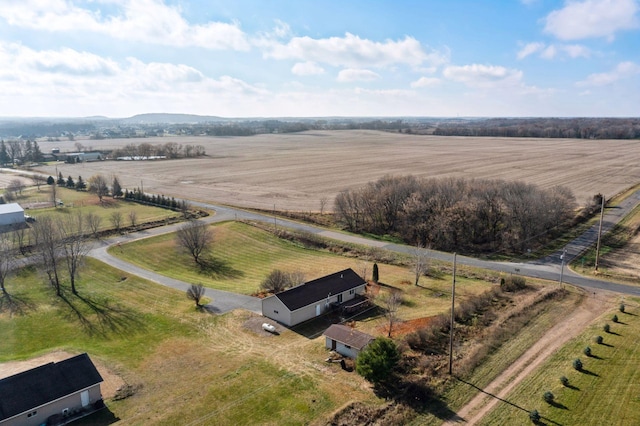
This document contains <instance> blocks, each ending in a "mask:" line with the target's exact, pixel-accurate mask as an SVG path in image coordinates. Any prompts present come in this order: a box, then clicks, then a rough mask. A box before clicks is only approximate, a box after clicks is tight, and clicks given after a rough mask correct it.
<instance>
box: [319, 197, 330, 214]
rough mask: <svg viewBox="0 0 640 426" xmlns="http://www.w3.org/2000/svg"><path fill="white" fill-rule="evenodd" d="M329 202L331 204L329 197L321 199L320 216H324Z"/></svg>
mask: <svg viewBox="0 0 640 426" xmlns="http://www.w3.org/2000/svg"><path fill="white" fill-rule="evenodd" d="M328 202H329V198H327V197H322V198H320V215H323V214H324V209H325V208H326V207H327V203H328Z"/></svg>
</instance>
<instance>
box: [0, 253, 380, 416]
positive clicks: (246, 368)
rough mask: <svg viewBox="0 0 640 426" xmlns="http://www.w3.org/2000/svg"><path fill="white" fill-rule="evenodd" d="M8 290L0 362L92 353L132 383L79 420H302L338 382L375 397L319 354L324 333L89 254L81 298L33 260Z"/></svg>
mask: <svg viewBox="0 0 640 426" xmlns="http://www.w3.org/2000/svg"><path fill="white" fill-rule="evenodd" d="M8 290H9V292H10V294H11V295H12V301H13V304H14V308H15V309H14V311H13V313H12V314H10V313H9V310H8V308H9V306H8V301H7V299H6V298H4V299H2V308H3V309H2V311H1V313H0V361H3V362H4V361H9V360H20V359H28V358H31V357H34V356H38V355H42V354H45V353H48V352H51V351H54V350H56V351H58V350H64V351H67V352H69V353H78V352H88V353H89V355H90V356H91V357H92V358H93V359H95V360H97V361H99V362H100V363H101V364H103V365H106V366H107V367H108V368H109V369H111V370H112V371H115V372H116V373H117V374H118V375H119V376H120V377H121V378H122V379H123V380H124V382H125V383H127V384H128V385H130V386H131V387H132V389H134V390H135V393H134V395H132V396H130V397H129V398H126V399H123V400H118V401H113V400H107V401H106V402H107V406H108V408H109V410H110V413H102V414H100V416H99V417H98V420H96V419H93V420H91V421H89V423H85V424H95V421H99V419H100V418H104V419H105V420H104V421H105V424H107V423H108V421H109V419H112V418H113V417H114V416H115V417H116V418H120V419H122V421H124V422H125V423H126V424H135V425H144V424H166V425H172V424H178V423H179V424H211V423H215V424H220V425H237V424H308V423H310V422H312V421H314V420H316V419H319V418H323V417H324V416H325V415H326V414H327V413H329V412H331V411H332V410H335V409H337V408H338V407H339V406H341V405H342V404H343V403H344V392H345V391H346V392H347V393H348V394H349V396H350V398H354V399H356V400H365V401H372V402H375V400H376V399H375V397H373V396H372V395H371V393H370V392H368V391H367V386H366V385H365V384H364V382H363V381H362V380H361V379H360V378H359V377H357V376H355V374H353V373H352V374H348V373H345V372H342V371H341V370H340V368H339V366H335V368H334V366H327V365H326V364H325V363H324V358H325V357H326V350H325V349H324V344H323V343H324V342H323V340H322V338H318V339H315V340H311V339H307V338H305V337H303V336H300V335H298V334H296V333H294V332H290V331H286V330H283V332H282V333H281V334H280V336H273V335H271V334H269V333H265V332H263V331H261V330H260V327H259V324H260V323H261V321H262V320H261V319H260V317H255V315H254V314H250V313H247V312H243V311H239V312H234V313H231V314H228V315H225V316H212V315H209V314H206V313H203V312H198V311H195V310H194V308H193V303H192V302H190V301H189V300H187V299H186V297H185V296H184V294H182V293H181V292H177V291H175V290H171V289H167V288H164V287H162V286H158V285H156V284H152V283H149V282H146V281H144V280H141V279H138V278H136V277H132V276H127V275H126V274H123V273H122V272H121V271H118V270H114V269H111V268H109V267H107V266H106V265H104V264H101V263H99V262H96V261H92V260H89V261H88V264H87V267H86V268H85V269H84V273H83V274H82V280H81V282H80V284H79V291H80V295H79V296H73V295H71V294H65V298H64V299H63V298H57V297H55V296H54V295H53V292H52V290H51V289H49V288H47V286H45V284H44V283H43V281H42V279H41V277H40V276H39V275H38V274H37V273H36V272H35V271H33V270H30V269H25V270H23V271H22V272H21V274H20V276H18V277H15V278H12V279H11V281H10V283H9V284H8ZM255 320H257V322H256V321H255ZM253 323H255V324H256V325H257V326H252V325H251V324H253Z"/></svg>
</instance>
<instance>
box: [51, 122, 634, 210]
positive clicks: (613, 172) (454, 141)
mask: <svg viewBox="0 0 640 426" xmlns="http://www.w3.org/2000/svg"><path fill="white" fill-rule="evenodd" d="M80 142H81V143H82V144H83V145H84V146H85V147H87V149H96V150H100V149H108V148H115V147H118V146H124V145H127V144H130V143H134V144H140V143H150V144H164V143H167V142H177V143H180V144H182V145H186V144H195V145H202V146H204V147H205V150H206V153H207V157H204V158H200V159H185V160H171V161H169V160H165V161H138V162H128V161H127V162H125V161H104V162H96V163H84V164H76V165H69V164H63V163H59V164H58V165H57V166H47V167H44V168H43V169H42V171H43V172H45V173H47V174H51V175H54V174H55V172H56V167H57V170H58V171H59V172H62V173H63V175H64V176H65V177H67V176H69V175H70V176H73V178H74V179H77V177H78V176H79V175H80V176H82V178H83V179H85V180H86V179H88V178H89V177H90V176H92V175H94V174H96V173H102V174H104V175H106V176H111V175H113V174H116V175H117V176H118V177H119V179H120V181H121V183H122V184H123V186H124V187H126V188H135V187H139V186H141V185H142V186H143V188H144V191H145V192H151V193H162V194H165V195H169V196H175V197H184V198H188V199H193V200H201V201H210V202H218V203H226V204H232V205H236V206H244V207H254V208H262V209H272V208H274V205H275V208H276V209H278V210H305V211H309V210H313V211H317V210H319V209H320V200H321V199H323V198H326V199H327V200H328V203H327V205H326V208H327V209H331V208H332V203H333V198H334V197H335V195H336V194H337V193H338V192H340V191H341V190H343V189H347V188H355V187H360V186H362V185H364V184H366V183H367V182H369V181H373V180H376V179H378V178H379V177H381V176H383V175H385V174H392V175H407V174H412V175H414V176H416V177H444V176H453V177H465V178H486V179H504V180H521V181H524V182H528V183H535V184H537V185H539V186H541V187H545V188H548V187H552V186H555V185H564V186H566V187H568V188H569V189H571V190H572V191H573V193H574V194H575V196H576V200H577V202H578V203H579V204H584V202H585V201H586V200H587V198H590V197H591V196H593V195H594V194H596V193H598V192H600V193H603V194H605V195H606V196H608V197H610V196H612V195H614V194H616V193H618V192H620V191H623V190H624V189H626V188H628V187H630V186H632V185H635V184H636V183H638V182H640V141H637V140H582V139H529V138H526V139H525V138H492V137H488V138H475V137H439V136H416V135H407V134H398V133H387V132H376V131H360V130H348V131H347V130H345V131H313V132H304V133H292V134H269V135H257V136H251V137H206V136H202V137H197V136H193V137H177V136H176V137H157V138H145V139H105V140H95V141H94V140H81V141H80ZM74 143H75V142H71V141H64V142H45V141H43V142H40V148H41V150H42V151H43V152H50V150H51V148H54V147H55V148H60V149H61V150H62V151H63V152H64V151H74V150H75V147H74Z"/></svg>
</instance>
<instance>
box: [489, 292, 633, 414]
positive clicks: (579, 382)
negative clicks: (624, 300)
mask: <svg viewBox="0 0 640 426" xmlns="http://www.w3.org/2000/svg"><path fill="white" fill-rule="evenodd" d="M637 303H638V301H637V300H634V301H633V305H635V306H634V307H633V308H632V307H629V306H627V309H626V310H627V312H628V313H620V312H618V311H617V310H615V311H614V310H612V311H610V312H609V313H607V314H606V315H605V316H604V317H602V318H600V320H598V321H597V322H596V323H595V324H594V325H592V326H591V327H589V328H588V329H587V331H585V332H584V333H583V334H582V335H580V336H579V337H577V338H576V339H573V340H572V341H571V342H570V343H569V344H567V345H565V346H564V347H563V348H562V349H561V350H559V351H558V352H557V353H556V354H555V355H553V356H552V357H551V358H550V359H549V360H548V361H547V362H546V363H545V364H544V365H543V366H542V367H540V368H539V369H537V370H536V371H535V372H534V373H533V374H532V375H530V376H529V377H527V378H526V379H525V380H524V381H523V382H522V383H521V384H520V385H518V386H517V388H516V389H515V390H514V391H513V392H512V393H511V394H509V395H508V396H507V398H506V399H507V400H508V401H509V402H511V403H514V404H516V405H519V406H520V407H523V408H526V409H527V410H533V409H536V410H538V412H539V413H540V415H541V416H542V417H543V419H542V420H543V422H544V424H554V425H557V424H561V425H566V426H569V425H594V426H595V425H602V424H607V425H637V424H640V370H639V369H638V364H639V363H640V340H638V338H637V336H638V335H639V334H640V316H638V315H639V314H640V309H639V308H638V307H637ZM614 314H617V316H618V318H619V319H620V321H621V322H620V323H618V324H616V323H613V322H612V321H611V318H612V316H613V315H614ZM604 324H609V325H610V327H611V331H612V333H606V332H604V331H603V325H604ZM598 335H600V336H602V337H603V338H604V341H603V344H597V343H596V342H595V340H594V338H595V337H596V336H598ZM587 346H589V347H590V348H591V350H592V354H593V356H591V357H587V356H586V355H584V353H583V350H584V348H585V347H587ZM576 358H580V359H581V361H582V363H583V365H584V369H583V371H582V372H579V371H576V370H575V369H574V368H573V365H572V363H573V360H574V359H576ZM562 376H566V377H567V378H568V379H569V386H568V387H565V386H563V385H562V384H561V382H560V377H562ZM546 391H551V392H552V393H553V394H554V395H555V403H554V404H548V403H546V402H545V401H544V400H543V394H544V393H545V392H546ZM482 424H484V425H504V424H510V425H520V424H522V425H527V424H531V421H530V420H529V418H528V414H527V413H526V412H523V411H522V410H519V409H517V408H514V407H513V406H511V405H509V404H500V405H498V406H497V407H496V409H494V410H493V411H492V412H491V413H489V415H488V416H487V417H486V418H485V419H484V420H483V422H482Z"/></svg>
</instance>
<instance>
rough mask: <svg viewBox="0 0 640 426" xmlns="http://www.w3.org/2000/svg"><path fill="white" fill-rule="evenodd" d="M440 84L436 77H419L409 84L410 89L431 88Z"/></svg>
mask: <svg viewBox="0 0 640 426" xmlns="http://www.w3.org/2000/svg"><path fill="white" fill-rule="evenodd" d="M440 83H441V80H440V79H439V78H436V77H420V78H419V79H417V80H416V81H412V82H411V87H414V88H417V87H433V86H437V85H439V84H440Z"/></svg>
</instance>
